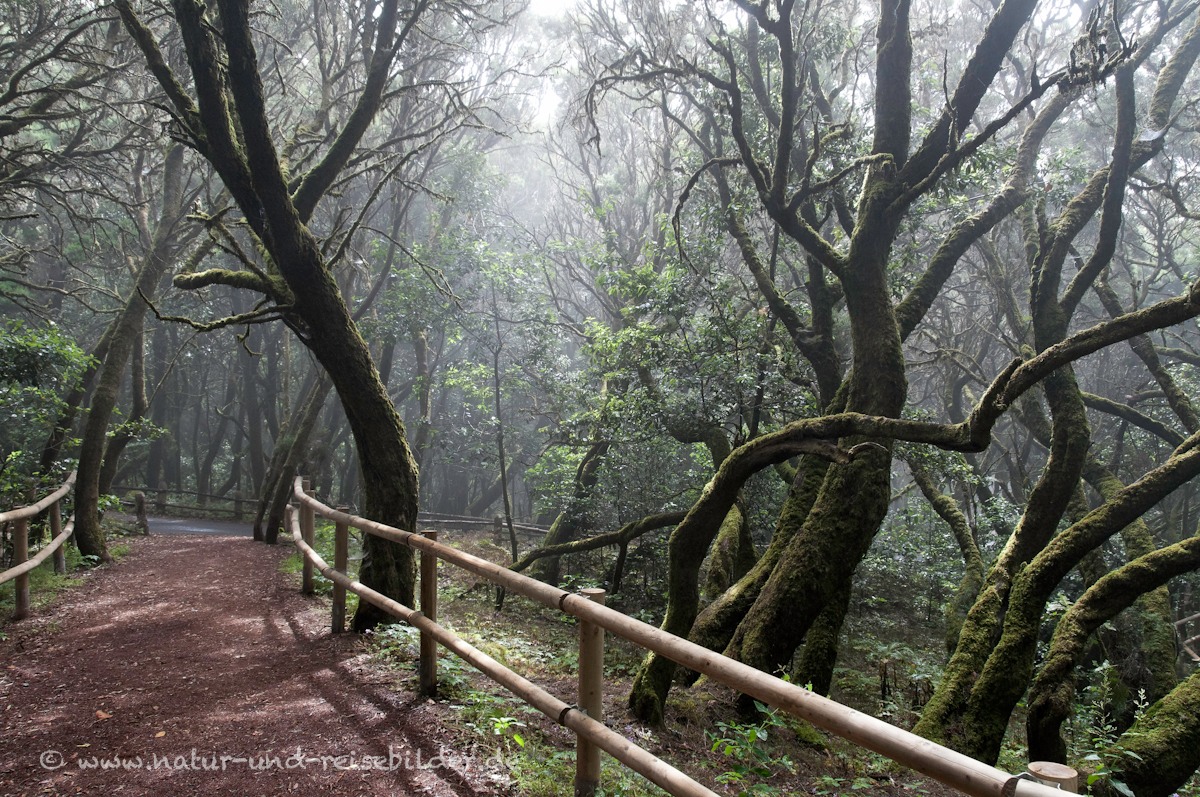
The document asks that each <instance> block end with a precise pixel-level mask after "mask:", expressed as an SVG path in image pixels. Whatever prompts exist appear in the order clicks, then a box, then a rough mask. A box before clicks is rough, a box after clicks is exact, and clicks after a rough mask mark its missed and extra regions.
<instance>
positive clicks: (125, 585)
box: [0, 519, 503, 797]
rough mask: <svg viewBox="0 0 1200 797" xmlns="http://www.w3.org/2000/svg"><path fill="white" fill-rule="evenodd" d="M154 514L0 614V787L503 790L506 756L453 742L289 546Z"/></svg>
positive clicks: (449, 795)
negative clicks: (350, 626)
mask: <svg viewBox="0 0 1200 797" xmlns="http://www.w3.org/2000/svg"><path fill="white" fill-rule="evenodd" d="M159 523H161V519H155V520H154V521H153V525H152V529H153V531H154V533H155V534H157V535H159V536H151V537H149V538H132V539H130V540H129V545H130V547H131V552H130V554H129V555H128V556H127V557H126V558H125V559H124V560H123V561H122V562H121V563H119V564H117V565H115V566H112V567H107V568H102V569H100V570H97V571H94V572H92V573H90V574H89V575H88V576H87V577H86V579H85V582H84V584H83V585H81V586H80V587H78V588H76V589H73V590H72V591H71V592H70V593H68V595H67V597H66V598H64V599H63V600H61V601H59V602H58V603H57V604H56V605H55V606H52V607H50V608H48V609H45V610H42V611H41V612H40V613H38V614H37V615H36V616H35V617H34V618H32V619H31V620H29V621H26V622H23V623H18V624H9V625H7V626H3V631H4V633H5V634H7V636H8V638H7V639H6V640H3V641H0V794H5V795H24V794H28V795H57V794H63V795H66V794H110V793H115V792H118V791H119V793H120V794H123V795H155V796H156V797H157V795H191V794H230V795H276V794H279V795H282V794H287V795H296V796H297V797H312V796H314V795H327V794H339V795H372V796H374V795H379V796H380V797H383V795H388V796H389V797H390V795H437V796H438V797H462V796H465V795H483V794H493V793H495V792H494V791H493V790H492V789H491V787H490V784H494V783H496V782H502V781H503V774H502V773H500V772H499V771H498V763H497V762H495V761H487V760H485V759H486V757H485V756H479V757H477V758H472V757H470V756H467V755H465V754H463V753H458V754H455V753H453V752H451V751H449V750H447V749H446V748H445V747H443V742H442V741H441V740H442V739H449V738H450V737H449V736H448V735H443V733H442V732H441V730H440V728H439V726H438V724H437V721H436V718H435V714H434V711H433V707H432V706H430V705H429V704H428V703H427V702H426V701H424V700H421V699H419V698H417V697H415V696H414V695H412V694H408V693H404V692H400V691H396V690H395V689H393V688H392V686H391V681H392V680H393V679H392V678H390V677H388V675H387V673H381V672H380V671H379V670H378V669H376V668H375V667H373V666H371V664H370V663H369V662H368V661H367V657H366V655H365V654H364V653H363V651H362V645H361V641H360V640H359V638H357V637H355V636H353V635H349V634H344V635H339V636H336V637H335V636H332V635H331V634H330V633H329V630H328V628H329V626H328V623H329V619H328V614H327V609H326V608H325V606H324V604H323V603H322V602H320V601H316V600H312V599H306V598H304V597H302V596H301V595H300V594H299V593H298V590H297V588H296V585H295V583H294V578H293V577H290V576H287V575H285V574H282V573H281V572H280V570H279V565H280V563H281V561H282V560H283V559H284V558H286V556H287V555H288V554H290V553H291V551H292V548H291V546H290V545H287V546H284V545H280V546H277V547H273V546H265V545H261V544H256V543H254V542H252V541H250V540H249V539H247V538H246V537H229V536H214V535H213V532H212V531H205V532H202V533H199V534H195V533H193V534H183V533H178V532H176V533H170V532H165V530H164V529H163V527H162V526H160V525H158V524H159ZM202 523H203V524H205V526H207V525H208V523H209V522H208V521H202ZM218 523H219V521H218ZM172 528H176V529H178V528H179V527H178V526H174V525H172ZM248 534H249V531H248V527H247V530H246V535H247V536H248Z"/></svg>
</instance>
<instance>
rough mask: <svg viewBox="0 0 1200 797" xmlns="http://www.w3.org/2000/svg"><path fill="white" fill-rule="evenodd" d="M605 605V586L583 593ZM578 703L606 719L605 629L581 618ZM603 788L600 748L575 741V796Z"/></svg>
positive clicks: (599, 719) (583, 796)
mask: <svg viewBox="0 0 1200 797" xmlns="http://www.w3.org/2000/svg"><path fill="white" fill-rule="evenodd" d="M580 594H581V595H583V596H584V597H585V598H587V599H588V600H590V601H592V602H594V603H599V604H600V605H604V595H605V592H604V590H602V589H585V590H582V591H581V592H580ZM577 705H578V706H579V708H581V709H583V711H585V712H586V713H587V715H588V716H589V717H591V718H592V719H594V720H596V721H597V722H603V721H604V629H603V628H601V627H600V626H598V625H595V624H594V623H590V622H588V621H586V620H580V621H579V699H578V703H577ZM599 787H600V748H599V747H596V745H594V744H592V743H591V742H589V741H587V740H586V739H584V738H583V737H582V736H579V737H576V741H575V797H593V795H594V794H595V793H596V789H598V788H599Z"/></svg>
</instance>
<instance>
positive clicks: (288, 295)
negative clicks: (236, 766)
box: [115, 0, 429, 630]
mask: <svg viewBox="0 0 1200 797" xmlns="http://www.w3.org/2000/svg"><path fill="white" fill-rule="evenodd" d="M249 6H250V4H249V3H248V2H245V0H218V2H217V3H215V8H211V9H210V8H209V7H207V6H205V5H203V4H200V3H196V2H193V0H179V1H178V2H176V3H175V4H174V5H173V13H174V18H175V21H176V23H177V24H178V26H179V32H180V34H181V36H182V40H183V44H184V49H185V51H186V54H187V62H188V67H189V69H190V72H191V77H192V80H191V85H192V86H193V90H194V92H195V96H194V97H193V96H191V95H190V94H188V93H187V90H186V89H185V88H184V86H185V85H186V81H180V80H179V79H178V78H177V77H176V76H175V75H174V73H173V72H172V70H171V67H170V66H169V65H168V63H167V60H166V59H165V58H164V57H163V54H162V52H161V51H160V49H159V46H158V43H157V41H156V39H155V37H154V34H153V33H152V32H151V30H150V29H149V28H148V27H147V26H146V25H145V24H144V23H143V22H142V20H141V19H140V18H139V17H138V16H137V14H136V13H135V12H134V10H133V8H132V5H131V4H130V3H129V2H128V0H118V2H116V3H115V8H116V10H117V11H118V12H119V13H120V15H121V18H122V21H123V22H124V24H125V27H126V29H127V30H128V31H129V33H130V35H131V36H132V37H133V39H134V41H135V42H136V44H137V46H138V47H139V49H140V50H141V52H142V54H143V56H144V57H145V60H146V63H147V66H148V67H149V69H150V70H151V72H152V73H153V74H154V76H155V78H156V79H157V80H158V82H159V85H160V86H161V87H162V89H163V91H164V92H165V94H166V95H167V98H168V100H169V101H170V103H171V104H172V106H173V111H174V113H175V114H176V119H177V120H178V122H179V126H180V128H181V129H182V130H183V131H184V132H185V133H186V134H187V135H189V137H190V138H191V143H192V144H193V146H194V147H195V149H196V150H197V151H198V152H199V153H201V154H202V155H203V156H204V157H205V158H206V159H207V160H208V161H209V162H210V163H211V164H212V165H213V167H214V168H215V169H216V171H217V172H218V174H219V175H220V177H221V179H222V181H223V182H224V184H225V187H226V188H227V189H228V190H229V193H230V196H232V198H233V200H234V201H235V202H236V203H237V205H238V207H239V209H240V211H241V213H242V216H243V218H244V219H245V221H246V225H247V227H248V228H249V230H250V232H251V233H252V234H253V235H254V236H255V237H256V238H257V241H258V242H261V247H262V252H263V254H264V256H265V258H266V260H267V263H266V269H265V270H264V269H261V268H254V269H248V270H245V271H230V270H224V269H214V270H211V271H204V272H197V273H191V274H183V275H179V276H177V277H176V280H175V284H176V286H178V287H181V288H185V289H198V288H203V287H206V286H209V285H215V284H222V285H229V286H232V287H236V288H245V289H250V290H254V291H257V292H259V293H261V294H263V295H264V296H265V297H267V299H268V300H269V301H270V302H273V303H274V305H275V306H276V307H277V308H278V312H279V313H280V315H281V316H282V317H283V319H284V321H285V322H286V323H287V324H288V325H289V326H290V327H291V328H292V330H293V331H294V332H295V333H296V334H297V336H298V337H299V338H300V340H301V341H303V343H304V344H305V345H306V346H307V347H308V348H309V350H310V351H311V352H312V353H313V355H314V356H315V357H316V358H317V361H318V362H319V363H320V364H321V365H322V367H323V368H324V369H325V371H326V373H328V374H329V378H330V381H331V382H332V384H333V386H334V388H335V389H336V390H337V393H338V397H339V398H340V399H341V402H342V407H343V408H344V409H345V412H346V418H347V420H348V421H349V424H350V428H351V431H352V432H353V434H354V439H355V447H356V451H357V453H358V457H359V462H360V463H361V475H362V483H363V493H364V513H365V514H366V515H367V516H369V517H371V518H372V519H375V520H378V521H380V522H383V523H387V524H389V525H393V526H397V527H399V528H404V529H412V528H414V527H415V525H416V519H417V505H418V478H417V468H416V462H415V460H414V458H413V454H412V451H411V449H410V447H409V443H408V438H407V435H406V433H405V429H404V424H403V423H402V421H401V419H400V416H399V415H398V414H397V412H396V409H395V407H394V406H393V404H392V401H391V398H390V397H389V396H388V393H387V388H386V386H385V385H384V383H383V380H382V379H381V378H380V376H379V371H378V370H377V369H376V367H375V363H374V361H373V360H372V358H371V354H370V351H369V349H368V347H367V344H366V341H364V340H363V338H362V335H361V334H359V331H358V328H357V326H356V324H355V322H354V319H353V317H352V315H351V313H350V311H349V308H348V307H347V305H346V302H345V300H344V298H343V296H342V294H341V291H340V289H339V287H338V285H337V282H336V280H335V279H334V276H333V274H332V273H331V271H330V269H329V264H328V263H327V262H326V260H325V256H324V253H323V250H322V247H321V244H320V242H319V241H318V240H317V238H316V236H315V235H314V234H313V233H312V231H311V230H310V229H309V228H308V226H307V222H308V220H309V219H310V218H311V217H312V214H313V212H314V210H315V209H316V207H317V205H318V204H319V203H320V201H321V199H322V198H323V197H324V196H325V195H326V194H327V192H328V191H329V190H330V187H331V186H332V185H333V184H334V183H335V181H336V180H337V179H338V177H339V175H341V173H342V171H343V169H344V168H345V167H346V165H347V163H349V162H350V160H351V158H352V157H353V156H354V154H355V152H356V151H357V149H358V147H359V144H360V142H361V141H362V138H363V136H364V135H365V133H366V131H367V130H368V128H369V127H370V125H371V123H372V122H373V120H374V119H375V117H376V115H377V113H378V111H379V108H380V105H381V103H382V101H383V97H384V94H385V90H386V88H387V86H388V83H389V81H390V78H391V69H392V65H393V62H394V60H395V59H396V57H397V53H398V52H399V51H400V50H401V49H402V47H403V45H404V43H405V37H407V36H409V35H410V34H411V35H415V34H413V31H414V30H415V29H416V28H417V25H416V23H417V21H418V19H419V18H420V17H421V15H422V14H424V13H425V11H426V10H427V9H428V7H429V3H428V2H427V0H418V2H417V3H416V4H414V5H413V6H412V7H411V8H407V9H406V12H407V13H408V17H407V18H406V20H405V24H404V25H400V10H399V5H398V3H397V2H396V0H384V2H382V3H381V4H380V5H379V7H378V8H377V9H375V13H374V18H373V25H372V26H371V28H370V29H371V30H372V32H373V35H374V38H373V40H372V41H371V42H370V45H369V47H368V49H367V57H366V63H365V71H364V75H363V76H362V81H361V83H360V84H359V86H360V89H359V92H358V95H357V97H356V98H355V100H354V105H353V108H352V110H351V111H350V113H349V114H348V115H347V117H346V118H345V121H344V124H343V125H342V126H341V127H340V129H339V130H338V131H337V132H336V134H335V135H333V136H331V139H330V143H329V146H328V147H327V148H326V149H325V150H324V151H323V152H322V153H321V155H320V157H316V158H314V160H313V161H312V166H311V168H310V169H309V170H308V171H307V172H305V173H304V174H302V175H296V176H291V175H288V174H286V173H285V172H286V170H285V168H284V165H283V163H282V160H281V158H280V154H279V151H278V150H277V149H276V146H275V143H274V141H273V139H272V122H271V120H270V119H269V118H268V116H267V112H268V107H267V103H266V99H265V97H264V91H263V83H262V79H261V76H260V74H259V64H258V54H257V52H256V49H255V46H254V42H253V34H252V30H251V24H250V7H249ZM359 579H360V580H361V581H362V582H363V583H364V584H366V585H367V586H369V587H371V588H373V589H375V590H377V591H379V592H382V593H383V594H385V595H388V596H390V597H392V598H394V599H396V600H398V601H401V602H403V603H408V604H411V603H412V600H413V593H414V584H415V572H414V559H413V555H412V552H411V551H410V550H408V549H407V548H404V547H402V546H399V545H397V544H395V543H390V542H386V541H383V540H380V539H379V538H377V537H374V536H370V535H368V536H367V538H366V540H365V542H364V548H363V561H362V567H361V569H360V571H359ZM385 620H386V615H385V614H384V613H383V612H381V611H380V610H378V609H376V608H374V607H372V606H371V605H370V604H367V603H366V602H365V601H364V602H363V603H361V604H360V605H359V609H358V612H357V613H356V614H355V617H354V621H353V627H354V629H355V630H364V629H366V628H370V627H372V626H374V625H376V624H378V623H380V622H383V621H385Z"/></svg>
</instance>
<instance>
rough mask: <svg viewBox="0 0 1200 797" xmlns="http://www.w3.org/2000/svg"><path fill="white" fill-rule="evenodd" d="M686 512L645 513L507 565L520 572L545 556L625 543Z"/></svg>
mask: <svg viewBox="0 0 1200 797" xmlns="http://www.w3.org/2000/svg"><path fill="white" fill-rule="evenodd" d="M686 514H687V513H686V512H682V511H681V512H663V513H660V514H657V515H647V516H646V517H644V518H641V519H639V520H635V521H633V522H632V523H626V524H625V525H624V526H622V527H621V528H619V529H617V530H616V531H610V532H608V533H607V534H597V535H596V536H595V537H589V538H587V539H586V540H574V541H572V542H564V543H560V544H559V545H547V546H545V547H542V548H535V549H534V550H532V551H529V552H528V553H526V554H525V555H524V556H522V557H521V558H520V559H518V560H517V561H516V562H513V564H512V565H511V566H510V567H509V569H510V570H512V571H513V572H516V573H520V572H521V571H522V570H524V569H525V568H527V567H529V566H530V565H531V564H533V563H534V562H536V561H537V560H538V559H542V558H544V557H547V556H563V555H565V554H569V553H583V552H584V551H593V550H595V549H597V548H604V547H606V546H609V545H626V544H628V543H630V542H632V541H633V540H636V539H637V538H638V537H641V536H642V535H644V534H648V533H649V532H651V531H655V530H657V529H663V528H666V527H667V526H674V525H677V524H678V523H679V522H680V521H682V520H683V518H684V516H685V515H686Z"/></svg>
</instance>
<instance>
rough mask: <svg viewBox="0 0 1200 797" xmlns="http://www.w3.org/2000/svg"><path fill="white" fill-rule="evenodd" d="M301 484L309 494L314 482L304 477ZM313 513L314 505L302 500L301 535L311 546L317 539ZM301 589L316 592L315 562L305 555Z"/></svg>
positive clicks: (310, 592) (307, 593) (308, 593)
mask: <svg viewBox="0 0 1200 797" xmlns="http://www.w3.org/2000/svg"><path fill="white" fill-rule="evenodd" d="M301 484H303V486H304V494H305V495H307V494H308V491H309V490H311V489H312V482H311V481H309V480H308V479H304V481H303V482H301ZM313 514H314V513H313V509H312V507H311V506H309V505H308V504H306V503H304V502H303V501H302V502H301V503H300V536H301V537H303V538H304V541H305V542H306V543H308V544H309V546H310V547H311V546H312V544H313V542H314V541H315V540H316V518H315V517H314V516H313ZM300 591H301V592H302V593H304V594H305V595H312V594H313V593H314V592H316V589H315V587H314V586H313V564H312V560H310V559H309V558H308V557H307V556H306V557H304V580H303V582H302V583H301V586H300Z"/></svg>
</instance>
